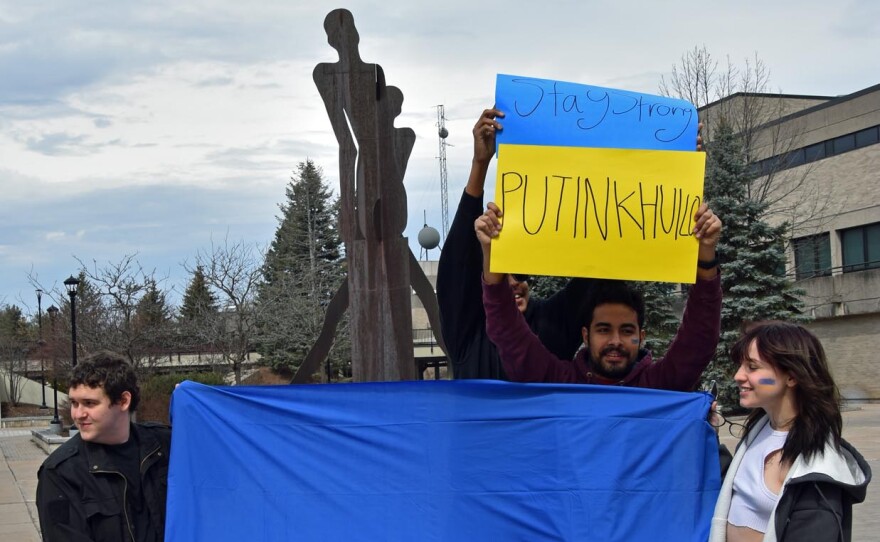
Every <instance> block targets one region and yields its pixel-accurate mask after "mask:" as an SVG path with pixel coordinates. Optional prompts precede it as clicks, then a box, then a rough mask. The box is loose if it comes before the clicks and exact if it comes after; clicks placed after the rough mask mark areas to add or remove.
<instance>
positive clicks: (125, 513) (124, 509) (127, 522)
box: [92, 470, 137, 542]
mask: <svg viewBox="0 0 880 542" xmlns="http://www.w3.org/2000/svg"><path fill="white" fill-rule="evenodd" d="M92 472H93V473H95V474H118V475H119V476H122V482H123V486H122V514H123V516H124V517H125V526H126V528H128V536H130V537H131V542H137V540H136V539H135V537H134V532H132V530H131V520H130V519H129V517H128V478H126V477H125V475H124V474H122V473H121V472H118V471H112V470H93V471H92Z"/></svg>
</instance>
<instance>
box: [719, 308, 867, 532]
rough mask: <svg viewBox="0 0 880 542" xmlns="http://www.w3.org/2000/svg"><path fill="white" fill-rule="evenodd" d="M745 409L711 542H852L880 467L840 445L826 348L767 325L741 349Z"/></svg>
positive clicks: (800, 330) (797, 330) (736, 356)
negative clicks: (855, 518) (858, 508)
mask: <svg viewBox="0 0 880 542" xmlns="http://www.w3.org/2000/svg"><path fill="white" fill-rule="evenodd" d="M730 355H731V359H732V360H733V361H734V362H735V363H738V364H739V369H738V370H737V372H736V375H735V376H734V379H735V380H736V383H737V385H738V387H739V402H740V405H741V406H743V407H746V408H750V409H752V412H751V413H750V414H749V416H748V418H747V420H746V422H745V428H746V429H745V436H744V437H743V439H742V440H741V441H740V443H739V445H738V446H737V450H736V454H735V455H734V458H733V462H732V463H731V464H730V468H729V469H728V471H727V474H726V476H725V477H724V483H723V484H722V487H721V493H720V495H719V497H718V502H717V504H716V506H715V514H714V517H713V519H712V530H711V533H710V535H709V540H710V542H757V541H763V542H768V541H781V540H788V541H801V540H810V541H816V542H823V541H829V542H830V541H835V542H836V541H840V540H844V541H849V540H851V539H852V505H853V503H860V502H862V501H864V500H865V493H866V490H867V486H868V482H870V480H871V469H870V467H869V466H868V464H867V463H866V462H865V460H864V458H863V457H862V456H861V454H859V452H858V451H856V450H855V448H853V447H852V446H851V445H850V444H849V443H848V442H846V441H845V440H843V438H841V429H842V426H843V420H842V417H841V415H840V394H839V392H838V390H837V386H836V385H835V384H834V380H833V379H832V378H831V373H830V371H829V370H828V363H827V361H826V359H825V351H824V349H823V348H822V343H820V342H819V340H818V339H817V338H816V337H815V336H814V335H813V334H812V333H810V332H809V331H808V330H807V329H806V328H804V327H803V326H799V325H796V324H790V323H786V322H762V323H759V324H756V325H755V326H753V327H752V328H750V329H749V330H748V331H747V332H746V333H745V334H744V335H743V336H742V337H741V338H740V339H739V340H738V341H737V342H736V343H735V344H734V346H733V348H732V349H731V352H730Z"/></svg>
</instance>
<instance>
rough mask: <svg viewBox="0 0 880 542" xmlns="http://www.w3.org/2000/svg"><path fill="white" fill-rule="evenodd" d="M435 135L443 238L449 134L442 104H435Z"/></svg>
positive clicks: (446, 227) (446, 218)
mask: <svg viewBox="0 0 880 542" xmlns="http://www.w3.org/2000/svg"><path fill="white" fill-rule="evenodd" d="M437 135H438V136H440V155H439V156H438V157H437V159H438V160H439V161H440V209H441V212H442V216H441V227H442V230H441V231H442V232H443V239H444V240H445V239H446V234H447V233H449V193H448V192H449V190H448V188H447V179H446V138H447V137H448V136H449V131H448V130H447V129H446V112H445V109H444V107H443V105H438V106H437Z"/></svg>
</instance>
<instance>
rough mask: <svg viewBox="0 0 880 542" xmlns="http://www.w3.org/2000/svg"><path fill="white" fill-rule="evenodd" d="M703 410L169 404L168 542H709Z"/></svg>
mask: <svg viewBox="0 0 880 542" xmlns="http://www.w3.org/2000/svg"><path fill="white" fill-rule="evenodd" d="M710 401H711V398H710V397H709V396H708V395H707V394H704V393H678V392H670V391H660V390H646V389H632V388H622V387H613V386H586V385H565V384H513V383H507V382H495V381H430V382H383V383H359V384H332V385H308V386H262V387H209V386H203V385H200V384H195V383H192V382H184V383H183V384H181V385H180V387H179V388H178V389H177V390H176V391H175V392H174V397H173V405H172V424H173V441H172V453H171V466H170V471H169V476H168V517H167V528H166V540H167V541H171V542H194V541H211V542H217V541H223V540H229V541H242V540H245V541H253V542H256V541H267V542H268V541H290V540H299V541H316V540H326V541H345V542H351V541H370V542H376V541H397V540H400V541H414V540H418V541H437V542H440V541H443V542H446V541H456V542H459V541H487V540H493V541H494V540H498V541H529V542H534V541H544V540H548V541H549V540H554V541H559V540H571V541H587V540H596V541H603V542H609V541H617V540H619V541H627V542H636V541H641V540H644V541H652V542H653V541H657V540H664V541H665V540H670V541H671V540H674V541H677V542H682V541H690V540H692V541H704V540H706V538H707V536H708V530H709V520H710V517H711V514H712V509H713V507H714V503H715V498H716V496H717V493H718V489H719V486H720V483H719V466H718V449H717V445H716V439H715V436H714V432H713V430H712V428H711V427H710V426H709V424H708V423H707V422H706V414H707V411H708V408H709V404H710Z"/></svg>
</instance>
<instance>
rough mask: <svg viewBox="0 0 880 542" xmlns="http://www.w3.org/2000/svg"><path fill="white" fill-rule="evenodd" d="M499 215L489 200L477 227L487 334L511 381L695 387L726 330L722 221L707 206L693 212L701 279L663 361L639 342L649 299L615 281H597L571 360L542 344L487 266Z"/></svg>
mask: <svg viewBox="0 0 880 542" xmlns="http://www.w3.org/2000/svg"><path fill="white" fill-rule="evenodd" d="M501 215H502V212H501V210H500V209H499V208H498V206H496V205H495V204H494V203H489V204H488V208H487V209H486V212H485V213H483V215H482V216H480V217H479V218H478V219H477V220H476V221H475V223H474V229H475V230H476V234H477V238H478V239H479V241H480V245H481V247H482V252H483V306H484V308H485V311H486V332H487V334H488V336H489V338H490V339H491V340H492V342H493V343H495V345H496V347H497V348H498V353H499V356H500V359H501V362H502V364H503V366H504V370H505V372H506V373H507V376H508V377H509V378H510V379H511V380H513V381H517V382H564V383H582V384H612V385H622V386H634V387H645V388H659V389H668V390H677V391H691V390H693V389H694V387H695V386H696V385H697V383H698V382H699V379H700V375H701V374H702V372H703V370H704V369H705V368H706V366H707V365H708V364H709V362H710V361H711V360H712V356H713V355H714V354H715V347H716V346H717V344H718V339H719V336H720V333H721V277H720V275H719V273H718V262H717V260H716V257H715V247H716V245H717V244H718V239H719V238H720V236H721V227H722V225H721V220H720V219H719V218H718V217H717V216H715V214H714V213H713V212H712V211H711V210H710V209H709V208H708V206H706V205H705V204H703V205H701V206H700V208H699V210H698V211H697V212H696V215H695V216H694V223H695V226H694V229H693V234H694V237H695V238H696V239H697V241H698V243H699V249H698V258H697V269H696V278H697V280H696V284H695V286H694V287H693V288H692V289H691V292H690V294H689V295H688V300H687V305H686V307H685V311H684V316H683V317H682V321H681V324H680V325H679V329H678V332H677V333H676V336H675V338H674V339H673V341H672V343H671V344H670V345H669V349H668V351H667V353H666V356H664V357H663V358H661V359H659V360H654V359H653V357H652V355H651V352H650V351H648V350H647V349H644V348H642V347H641V345H642V342H643V341H644V339H645V330H644V321H645V308H644V301H643V300H642V298H641V296H640V295H639V294H638V293H637V292H634V291H632V290H631V289H630V288H629V287H628V286H627V285H626V283H624V282H622V281H615V280H603V281H601V282H598V283H597V284H596V285H595V287H594V292H593V295H592V296H591V299H590V302H589V303H588V304H587V313H588V316H587V317H586V318H585V319H584V321H583V322H582V324H583V328H582V337H583V343H584V348H582V349H581V350H580V351H578V353H577V355H576V356H575V358H574V362H573V363H572V362H569V361H564V360H561V359H559V357H558V356H555V355H553V353H552V352H550V351H549V350H548V349H547V348H546V347H545V346H544V345H543V344H541V341H540V340H539V339H538V338H537V337H536V336H535V335H534V334H533V333H530V332H529V329H528V325H527V324H526V322H525V320H524V319H523V317H522V315H521V314H520V312H519V311H518V310H516V305H515V300H514V297H513V293H512V290H511V288H510V286H509V284H508V281H507V279H506V275H504V274H501V273H493V272H492V271H491V270H490V268H489V260H490V256H491V242H492V239H494V238H496V237H497V236H498V234H499V233H500V232H501V228H502V225H501V221H500V218H501ZM646 265H650V262H646Z"/></svg>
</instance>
